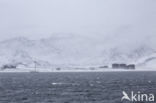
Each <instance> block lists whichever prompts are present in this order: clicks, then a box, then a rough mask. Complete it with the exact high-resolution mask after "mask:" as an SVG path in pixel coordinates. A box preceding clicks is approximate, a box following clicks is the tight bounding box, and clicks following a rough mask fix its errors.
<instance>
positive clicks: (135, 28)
mask: <svg viewBox="0 0 156 103" xmlns="http://www.w3.org/2000/svg"><path fill="white" fill-rule="evenodd" d="M57 33H65V35H68V33H70V34H71V33H72V34H75V35H85V36H93V37H94V36H99V37H105V36H110V35H113V36H116V37H118V36H119V37H124V38H126V37H131V38H135V37H137V38H147V37H152V38H155V37H156V0H0V40H4V39H8V38H12V37H16V36H26V37H29V38H33V39H38V38H43V37H44V38H45V37H49V36H51V35H57Z"/></svg>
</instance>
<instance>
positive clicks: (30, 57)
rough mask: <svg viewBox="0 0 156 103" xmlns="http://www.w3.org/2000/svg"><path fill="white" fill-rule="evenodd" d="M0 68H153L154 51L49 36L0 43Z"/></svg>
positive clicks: (155, 57)
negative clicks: (116, 65)
mask: <svg viewBox="0 0 156 103" xmlns="http://www.w3.org/2000/svg"><path fill="white" fill-rule="evenodd" d="M0 49H1V51H0V66H3V65H5V64H13V65H23V66H25V67H33V66H34V62H37V66H38V67H46V68H48V67H62V66H97V65H110V64H111V63H114V62H116V63H134V64H137V65H138V66H145V67H146V66H147V67H150V66H152V67H153V66H155V65H154V64H156V51H155V49H154V48H151V47H150V46H148V45H146V44H142V45H138V46H134V48H129V47H127V46H122V45H109V42H107V41H103V43H102V42H101V41H95V40H94V39H93V38H87V37H76V36H74V35H70V36H62V35H58V36H55V37H54V36H52V37H51V38H45V39H40V40H29V39H27V38H24V37H18V38H13V39H9V40H5V41H1V42H0Z"/></svg>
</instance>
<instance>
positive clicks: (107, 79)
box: [0, 72, 156, 103]
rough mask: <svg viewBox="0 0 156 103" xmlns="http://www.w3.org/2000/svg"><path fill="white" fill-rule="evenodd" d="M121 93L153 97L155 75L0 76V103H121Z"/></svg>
mask: <svg viewBox="0 0 156 103" xmlns="http://www.w3.org/2000/svg"><path fill="white" fill-rule="evenodd" d="M123 90H124V91H127V92H128V91H132V90H133V91H141V92H146V93H148V92H152V93H156V72H117V73H115V72H114V73H111V72H110V73H109V72H105V73H36V74H35V73H0V103H121V97H122V91H123Z"/></svg>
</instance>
